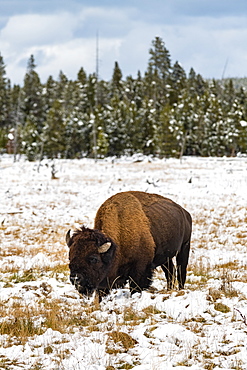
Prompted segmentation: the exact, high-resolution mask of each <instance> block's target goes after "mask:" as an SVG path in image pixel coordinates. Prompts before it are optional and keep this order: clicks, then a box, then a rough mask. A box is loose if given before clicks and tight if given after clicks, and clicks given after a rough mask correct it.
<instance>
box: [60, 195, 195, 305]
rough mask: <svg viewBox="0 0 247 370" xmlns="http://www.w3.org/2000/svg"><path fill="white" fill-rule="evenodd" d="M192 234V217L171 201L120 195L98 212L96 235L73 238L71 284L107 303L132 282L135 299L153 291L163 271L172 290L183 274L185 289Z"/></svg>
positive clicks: (78, 233) (86, 232)
mask: <svg viewBox="0 0 247 370" xmlns="http://www.w3.org/2000/svg"><path fill="white" fill-rule="evenodd" d="M191 228H192V219H191V216H190V214H189V213H188V212H187V211H186V210H185V209H184V208H182V207H181V206H180V205H178V204H177V203H175V202H173V201H172V200H170V199H168V198H164V197H162V196H161V195H157V194H149V193H145V192H141V191H127V192H122V193H118V194H115V195H113V196H112V197H110V198H109V199H107V200H106V201H105V202H104V203H103V204H102V205H101V207H100V208H99V210H98V211H97V214H96V218H95V223H94V229H90V228H86V227H84V226H83V227H81V229H78V230H76V231H75V232H74V233H73V235H72V236H71V235H70V230H69V231H68V232H67V235H66V243H67V245H68V247H69V261H70V264H69V268H70V280H71V282H72V284H74V285H75V287H76V289H77V290H78V291H79V293H81V294H85V295H90V294H92V293H93V292H94V291H97V292H98V293H99V296H100V298H101V297H102V296H103V295H106V294H108V293H109V291H110V289H112V288H117V287H123V286H124V285H125V284H126V283H127V281H128V282H129V285H130V288H131V292H132V293H133V292H136V291H142V290H144V289H148V288H149V286H150V284H151V282H152V275H153V271H154V269H155V268H156V267H158V266H161V267H162V269H163V271H164V273H165V276H166V279H167V288H168V289H172V288H173V287H174V280H175V275H176V274H175V273H176V271H175V270H177V280H178V285H179V289H183V288H184V283H185V280H186V269H187V264H188V258H189V251H190V238H191ZM173 257H176V264H177V269H175V266H174V264H173V261H172V258H173Z"/></svg>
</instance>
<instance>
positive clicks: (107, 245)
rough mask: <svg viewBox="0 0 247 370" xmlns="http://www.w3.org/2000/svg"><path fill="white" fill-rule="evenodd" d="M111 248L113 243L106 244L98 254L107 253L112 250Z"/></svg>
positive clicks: (99, 249)
mask: <svg viewBox="0 0 247 370" xmlns="http://www.w3.org/2000/svg"><path fill="white" fill-rule="evenodd" d="M110 247H111V242H107V243H104V244H102V245H101V246H100V247H99V248H98V252H99V253H106V252H107V251H108V250H109V249H110Z"/></svg>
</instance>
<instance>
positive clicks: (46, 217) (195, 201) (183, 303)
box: [0, 156, 247, 370]
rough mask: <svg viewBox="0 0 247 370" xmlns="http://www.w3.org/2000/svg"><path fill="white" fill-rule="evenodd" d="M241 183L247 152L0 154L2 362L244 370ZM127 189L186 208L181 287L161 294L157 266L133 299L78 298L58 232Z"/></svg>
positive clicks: (246, 276) (246, 279)
mask: <svg viewBox="0 0 247 370" xmlns="http://www.w3.org/2000/svg"><path fill="white" fill-rule="evenodd" d="M52 172H53V175H54V172H55V177H56V178H53V179H52V176H51V175H52ZM246 189H247V158H246V157H242V158H183V159H182V160H181V161H180V160H176V159H169V160H158V159H151V158H146V157H132V158H122V159H115V160H113V159H107V160H99V161H98V162H97V163H95V162H94V161H93V160H90V159H82V160H56V161H54V162H51V161H43V162H41V163H40V164H39V163H38V162H37V163H29V162H26V161H24V160H23V159H20V160H19V161H18V162H16V163H14V162H13V158H12V157H8V156H2V157H0V235H1V243H0V369H11V370H17V369H18V370H19V369H22V370H23V369H24V370H28V369H30V370H41V369H45V370H82V369H87V370H103V369H106V370H113V369H136V370H169V369H173V368H176V369H177V370H181V369H186V368H188V367H189V368H190V369H193V370H194V369H247V253H246V248H247V190H246ZM126 190H142V191H147V192H152V193H158V194H161V195H163V196H166V197H168V198H171V199H173V200H174V201H176V202H177V203H179V204H180V205H182V206H183V207H185V208H186V209H187V210H188V211H189V212H190V213H191V215H192V218H193V234H192V249H191V254H190V260H189V267H188V274H187V282H186V285H185V290H183V291H178V290H174V291H172V292H167V290H166V281H165V277H164V274H163V273H162V271H161V270H159V269H158V270H157V272H156V274H155V277H154V281H153V285H152V287H151V289H150V290H149V291H147V292H143V293H142V294H139V293H136V294H135V295H133V296H132V297H131V296H130V294H129V291H128V289H127V287H126V289H123V290H115V291H112V293H111V294H110V295H109V296H108V297H106V298H104V299H103V300H102V302H101V303H100V304H99V303H98V302H97V300H96V299H95V298H94V297H92V298H90V299H85V298H80V296H79V294H78V293H77V292H76V291H75V289H74V287H73V286H72V285H71V284H70V282H69V270H68V249H67V246H66V244H65V240H64V239H65V234H66V232H67V230H68V229H69V228H71V229H74V228H76V227H79V226H80V225H82V224H84V225H86V226H89V227H92V226H93V221H94V217H95V214H96V211H97V209H98V207H99V206H100V205H101V204H102V203H103V202H104V201H105V200H106V199H107V198H108V197H110V196H111V195H113V194H115V193H117V192H120V191H126Z"/></svg>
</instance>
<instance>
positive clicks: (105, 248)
mask: <svg viewBox="0 0 247 370" xmlns="http://www.w3.org/2000/svg"><path fill="white" fill-rule="evenodd" d="M66 243H67V245H68V247H69V261H70V264H69V268H70V281H71V283H72V284H73V285H75V288H76V289H77V290H78V292H79V293H80V294H86V295H90V294H92V293H93V292H94V291H95V290H97V289H98V288H99V287H102V284H103V285H104V284H105V285H106V284H107V282H104V280H105V279H106V277H107V275H108V273H109V271H110V270H111V265H112V262H113V259H114V256H115V251H116V245H115V244H114V242H113V241H112V240H111V239H110V238H108V237H107V236H106V235H104V234H103V233H102V232H101V231H98V230H93V229H89V228H85V227H82V228H81V229H79V230H76V231H75V232H74V233H73V235H72V236H70V230H69V231H68V232H67V235H66ZM106 288H107V286H106Z"/></svg>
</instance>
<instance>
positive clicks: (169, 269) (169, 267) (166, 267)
mask: <svg viewBox="0 0 247 370" xmlns="http://www.w3.org/2000/svg"><path fill="white" fill-rule="evenodd" d="M161 268H162V270H163V271H164V273H165V276H166V280H167V289H168V290H171V289H174V284H175V279H176V271H175V266H174V264H173V262H172V259H171V258H167V261H166V262H165V263H163V264H162V265H161Z"/></svg>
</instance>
